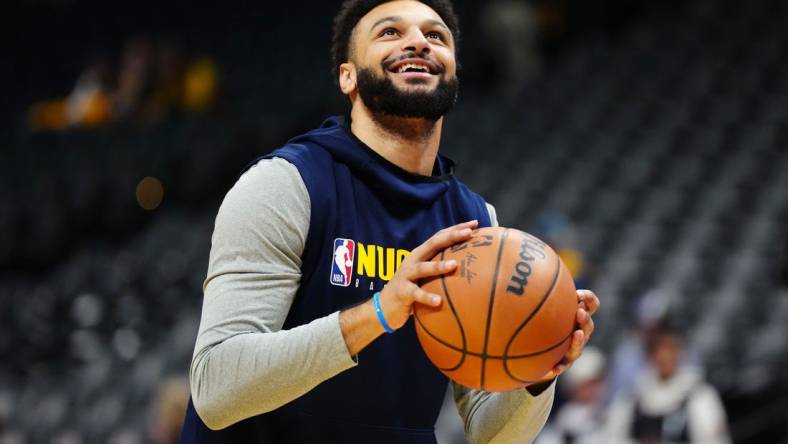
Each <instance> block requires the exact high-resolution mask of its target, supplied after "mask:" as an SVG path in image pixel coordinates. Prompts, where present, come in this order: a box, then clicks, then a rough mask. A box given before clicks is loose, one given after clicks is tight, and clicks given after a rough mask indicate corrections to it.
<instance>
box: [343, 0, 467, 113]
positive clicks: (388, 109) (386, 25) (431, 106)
mask: <svg viewBox="0 0 788 444" xmlns="http://www.w3.org/2000/svg"><path fill="white" fill-rule="evenodd" d="M339 80H340V81H339V83H340V87H341V88H342V92H344V93H345V94H348V95H349V96H350V97H351V99H352V100H355V98H356V97H358V96H360V98H361V100H362V101H363V102H364V105H366V107H367V108H369V110H370V111H371V112H372V113H373V114H376V113H382V114H388V115H393V116H398V117H418V118H428V119H432V120H437V119H438V118H440V117H441V116H443V115H444V114H446V113H447V112H448V111H449V110H450V109H451V107H452V106H453V105H454V102H455V101H456V97H457V89H458V83H459V82H458V80H457V66H456V61H455V58H454V39H453V37H452V35H451V32H450V31H449V29H448V27H447V26H446V24H445V23H444V22H443V20H442V19H441V18H440V16H439V15H438V14H437V13H436V12H435V11H433V10H432V9H431V8H430V7H428V6H427V5H425V4H423V3H420V2H418V1H412V0H406V1H393V2H388V3H384V4H382V5H380V6H378V7H377V8H375V9H373V10H372V11H370V12H369V13H368V14H367V15H366V16H364V17H363V18H362V19H361V20H360V21H359V23H358V24H357V25H356V28H355V30H354V32H353V35H352V37H351V45H350V61H349V62H348V63H344V64H342V65H341V66H340V78H339Z"/></svg>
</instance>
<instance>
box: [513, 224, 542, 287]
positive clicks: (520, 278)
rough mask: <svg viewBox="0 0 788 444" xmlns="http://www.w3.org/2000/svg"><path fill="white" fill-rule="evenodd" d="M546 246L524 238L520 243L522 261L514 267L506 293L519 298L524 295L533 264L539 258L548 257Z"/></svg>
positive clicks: (538, 241)
mask: <svg viewBox="0 0 788 444" xmlns="http://www.w3.org/2000/svg"><path fill="white" fill-rule="evenodd" d="M544 247H545V244H544V243H543V242H542V241H540V240H537V239H531V238H528V237H523V241H522V242H521V243H520V260H519V261H517V263H516V264H515V265H514V273H513V274H512V276H511V278H509V280H510V283H509V285H508V286H507V287H506V291H507V292H509V293H513V294H516V295H517V296H522V295H523V289H524V288H525V286H526V285H528V276H530V275H531V271H532V269H531V264H530V263H531V262H533V261H534V260H535V259H536V258H537V257H538V258H539V259H545V258H546V257H547V256H545V254H544Z"/></svg>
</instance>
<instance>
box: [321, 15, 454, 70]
mask: <svg viewBox="0 0 788 444" xmlns="http://www.w3.org/2000/svg"><path fill="white" fill-rule="evenodd" d="M390 1H394V0H345V1H344V2H343V3H342V6H340V8H339V13H337V15H336V17H334V36H333V38H332V39H331V72H332V75H334V76H335V75H336V70H337V68H338V67H339V65H341V64H343V63H345V62H346V61H347V60H348V58H349V56H350V54H349V52H350V38H351V37H352V35H353V28H355V27H356V25H357V24H358V22H359V21H360V20H361V18H362V17H364V16H365V15H367V13H369V11H371V10H373V9H375V8H376V7H378V6H380V5H382V4H384V3H388V2H390ZM418 1H419V2H421V3H424V4H425V5H427V6H429V7H430V8H432V9H433V10H434V11H435V12H437V13H438V15H439V16H440V17H441V18H442V19H443V21H444V22H445V23H446V26H448V27H449V31H451V34H452V37H453V38H454V48H455V49H454V51H455V53H456V52H457V46H458V43H459V41H460V21H459V19H458V18H457V14H456V13H455V12H454V6H453V5H452V3H451V1H450V0H418ZM335 77H336V76H335Z"/></svg>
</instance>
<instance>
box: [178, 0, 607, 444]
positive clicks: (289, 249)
mask: <svg viewBox="0 0 788 444" xmlns="http://www.w3.org/2000/svg"><path fill="white" fill-rule="evenodd" d="M458 35H459V30H458V26H457V18H456V16H455V15H454V12H453V10H452V7H451V4H450V3H449V2H448V1H447V0H437V1H423V2H419V1H414V0H406V1H385V0H377V1H369V0H367V1H365V0H349V1H346V2H345V3H344V4H343V5H342V9H341V11H340V13H339V14H338V16H337V18H336V19H335V29H334V39H333V48H332V49H333V55H334V60H335V65H334V66H335V67H336V68H337V75H338V83H339V87H340V89H341V91H342V93H343V94H345V95H346V96H347V97H348V98H349V100H350V102H351V106H352V108H351V114H350V120H349V121H344V120H342V119H338V118H331V119H328V120H327V121H326V122H325V123H324V124H323V126H322V127H321V128H319V129H316V130H313V131H311V132H309V133H307V134H305V135H303V136H299V137H297V138H295V139H293V140H291V141H290V142H289V143H288V144H287V145H285V147H283V148H281V149H279V150H276V151H274V152H273V153H272V154H271V155H269V156H266V157H265V158H263V159H262V160H260V161H259V162H257V163H256V164H255V165H254V166H253V167H251V168H250V169H249V170H248V171H247V172H246V173H245V174H243V176H241V178H240V179H239V180H238V182H237V183H236V185H235V186H234V187H233V189H232V190H231V191H230V192H229V193H228V194H227V196H226V198H225V200H224V202H223V204H222V207H221V209H220V210H219V214H218V216H217V219H216V227H215V231H214V235H213V244H212V249H211V258H210V263H209V270H208V277H207V279H206V283H205V287H204V290H205V299H204V303H203V314H202V320H201V323H200V330H199V333H198V336H197V343H196V345H195V352H194V358H193V362H192V368H191V375H190V376H191V387H192V399H193V404H190V407H189V410H188V412H187V417H186V422H185V424H184V431H183V435H182V442H288V443H307V442H341V443H354V442H358V443H388V442H391V443H395V442H396V443H430V442H435V437H434V424H435V420H436V418H437V417H438V413H439V410H440V406H441V401H442V399H443V394H444V392H445V389H446V384H447V380H446V378H445V377H444V376H443V375H442V374H441V373H440V372H439V371H438V370H437V369H436V368H435V367H434V366H432V365H431V364H430V362H429V361H428V359H427V358H426V356H425V355H424V353H423V351H422V350H421V349H420V347H419V344H418V341H417V338H416V335H415V330H414V328H413V323H412V322H407V321H408V319H409V317H410V314H411V310H412V306H413V304H414V303H420V304H428V305H433V306H437V305H439V304H441V300H440V297H439V296H438V295H434V294H429V293H427V292H425V291H424V290H422V289H420V288H419V286H418V284H417V283H418V281H419V280H420V279H423V278H426V277H429V276H436V275H440V274H443V273H448V272H451V271H453V270H454V269H455V268H456V266H457V264H456V263H455V262H453V261H445V262H437V261H436V262H430V260H431V259H432V258H433V257H434V256H435V254H436V253H437V252H439V251H441V250H442V249H444V248H446V247H448V246H450V245H453V244H455V243H458V242H463V241H465V240H468V239H469V238H470V236H471V234H472V229H474V228H476V227H479V226H489V225H492V224H495V223H496V221H495V212H494V210H492V207H488V205H486V203H485V202H484V200H483V199H481V198H480V197H479V196H478V195H476V194H474V193H472V192H471V191H470V190H468V189H467V188H466V187H465V186H464V185H463V184H461V183H460V182H459V181H458V180H457V179H456V178H455V177H454V176H453V175H452V170H453V164H452V162H451V161H450V160H449V159H446V158H444V157H441V156H438V146H439V142H440V135H441V128H442V124H443V116H444V115H445V114H446V113H447V112H448V111H449V109H451V107H452V106H453V104H454V102H455V100H456V96H457V87H458V80H457V73H456V71H457V63H456V60H455V45H456V43H455V41H456V38H457V37H458ZM446 227H448V228H446ZM338 255H341V256H343V258H342V259H340V260H339V261H338V262H337V261H336V258H337V256H338ZM349 263H352V264H354V265H351V266H350V267H347V264H349ZM342 265H345V266H346V267H347V269H346V270H342V269H341V268H342ZM373 295H374V297H373ZM578 300H579V301H578V314H577V317H578V325H579V327H578V330H577V331H576V332H575V333H574V338H573V343H572V346H571V349H570V350H569V352H568V354H567V356H566V358H565V360H564V361H562V362H561V363H560V364H559V365H557V366H556V368H555V369H553V370H552V371H551V372H550V373H548V374H547V375H545V377H544V378H543V380H541V381H539V382H538V383H536V384H533V385H532V386H530V387H528V388H527V389H523V390H519V391H515V392H511V393H506V394H493V393H486V392H480V391H475V390H469V389H467V388H464V387H460V386H457V385H454V395H455V398H456V400H457V405H458V408H459V411H460V414H461V415H462V416H463V418H464V420H465V424H466V432H467V435H468V437H469V439H470V440H471V441H472V442H487V441H491V440H493V439H497V440H498V441H500V442H527V441H530V440H532V439H533V437H534V436H535V435H536V434H537V433H538V431H539V430H540V429H541V427H542V425H543V424H544V421H545V419H546V417H547V415H548V413H549V411H550V406H551V403H552V397H553V381H554V379H555V377H556V376H557V375H558V374H560V373H561V372H563V371H564V370H565V369H566V368H567V366H569V365H570V364H571V363H572V362H573V361H574V360H575V359H577V357H578V356H579V355H580V353H581V351H582V348H583V346H584V344H585V341H586V339H587V338H588V336H589V335H590V334H591V333H592V331H593V321H592V320H591V317H590V315H591V314H593V312H594V311H595V310H596V308H597V307H598V305H599V301H598V299H597V298H596V296H595V295H594V294H593V293H591V292H578ZM385 332H388V333H392V334H385V335H384V333H385Z"/></svg>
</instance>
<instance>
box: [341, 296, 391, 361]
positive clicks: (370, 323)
mask: <svg viewBox="0 0 788 444" xmlns="http://www.w3.org/2000/svg"><path fill="white" fill-rule="evenodd" d="M339 326H340V329H341V331H342V336H343V338H344V341H345V344H346V345H347V349H348V352H349V353H350V354H351V355H352V356H356V355H357V354H359V352H361V350H363V349H364V347H366V346H367V345H369V344H370V343H371V342H372V341H374V340H375V339H376V338H377V337H378V336H380V335H382V334H383V333H384V332H385V330H384V329H383V326H382V325H381V323H380V320H378V317H377V312H376V311H375V307H374V305H373V303H372V300H371V299H369V300H367V301H366V302H364V303H362V304H358V305H356V306H354V307H351V308H348V309H346V310H343V311H341V312H340V313H339Z"/></svg>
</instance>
